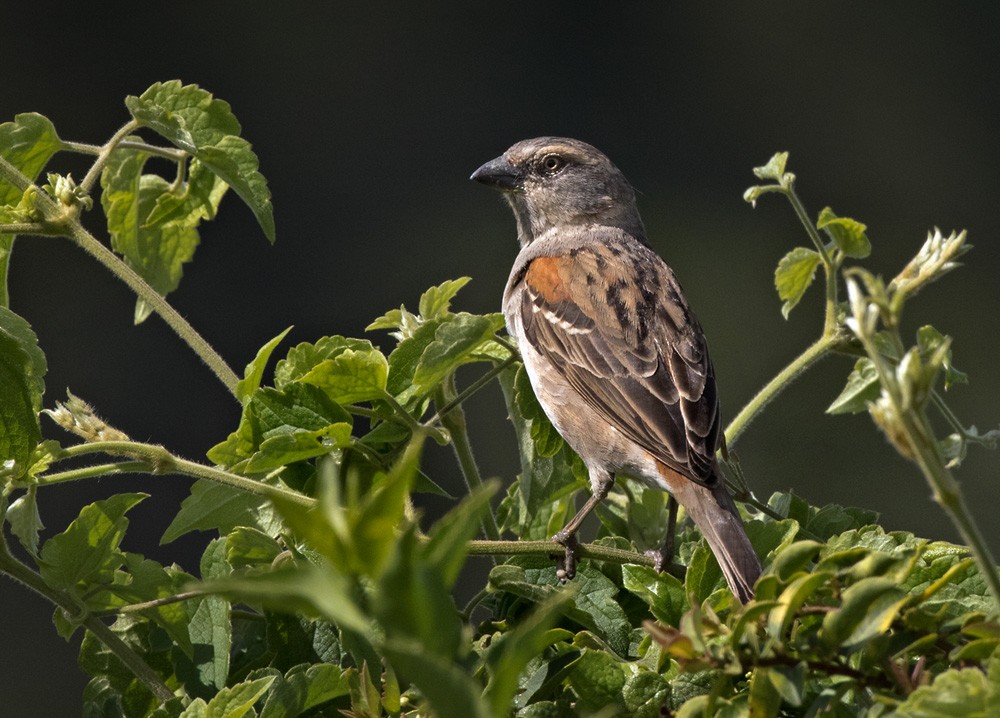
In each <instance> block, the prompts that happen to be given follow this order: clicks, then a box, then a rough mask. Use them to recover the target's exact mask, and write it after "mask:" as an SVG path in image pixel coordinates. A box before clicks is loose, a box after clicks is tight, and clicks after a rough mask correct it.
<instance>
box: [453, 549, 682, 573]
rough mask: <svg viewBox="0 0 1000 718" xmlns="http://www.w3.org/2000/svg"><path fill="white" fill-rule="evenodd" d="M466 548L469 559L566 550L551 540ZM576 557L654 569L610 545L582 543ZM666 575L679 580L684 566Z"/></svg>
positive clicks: (640, 556)
mask: <svg viewBox="0 0 1000 718" xmlns="http://www.w3.org/2000/svg"><path fill="white" fill-rule="evenodd" d="M466 548H467V550H468V553H469V555H470V556H557V555H558V556H561V555H562V554H563V553H565V551H566V548H565V547H564V546H563V545H562V544H559V543H556V542H555V541H469V542H468V544H466ZM577 550H578V552H579V556H580V558H589V559H592V560H594V561H609V562H611V563H618V564H626V563H632V564H636V565H639V566H648V567H650V568H653V567H655V566H656V559H655V558H653V557H652V556H647V555H646V554H644V553H637V552H635V551H625V550H624V549H620V548H614V547H612V546H601V545H598V544H592V543H586V544H580V545H579V546H578V547H577ZM668 572H669V573H670V574H672V575H674V576H677V577H679V578H682V577H683V576H684V567H683V566H681V565H679V564H671V566H670V568H669V569H668Z"/></svg>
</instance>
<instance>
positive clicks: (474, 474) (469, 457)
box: [434, 373, 500, 541]
mask: <svg viewBox="0 0 1000 718" xmlns="http://www.w3.org/2000/svg"><path fill="white" fill-rule="evenodd" d="M454 397H455V375H454V373H452V374H451V375H450V376H449V377H448V378H447V379H446V380H445V382H444V383H443V384H442V386H441V387H439V388H438V390H437V392H436V393H435V397H434V403H435V404H437V406H438V407H444V406H448V404H449V403H451V401H452V400H453V399H454ZM438 413H439V414H440V409H439V411H438ZM441 424H442V425H443V426H444V428H445V429H447V430H448V433H449V434H450V435H451V445H452V448H453V449H454V451H455V458H456V459H458V465H459V468H461V470H462V476H463V477H464V478H465V485H466V486H467V487H468V489H469V493H470V494H471V493H472V492H473V491H475V490H477V489H479V488H480V487H482V485H483V477H482V474H481V473H480V472H479V465H478V464H477V463H476V457H475V456H473V454H472V444H471V443H470V441H469V431H468V428H467V427H466V424H465V411H464V410H463V409H462V406H461V405H460V404H455V405H454V406H453V407H452V409H451V410H450V411H448V412H447V413H446V414H441ZM483 534H485V536H486V538H488V539H491V540H493V541H497V540H499V538H500V528H499V527H498V526H497V520H496V517H495V516H494V515H493V509H492V507H490V510H489V511H486V512H485V513H484V514H483Z"/></svg>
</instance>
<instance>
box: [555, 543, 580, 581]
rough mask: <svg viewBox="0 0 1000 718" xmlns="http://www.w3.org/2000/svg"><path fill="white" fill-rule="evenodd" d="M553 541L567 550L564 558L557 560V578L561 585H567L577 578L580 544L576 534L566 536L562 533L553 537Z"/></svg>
mask: <svg viewBox="0 0 1000 718" xmlns="http://www.w3.org/2000/svg"><path fill="white" fill-rule="evenodd" d="M552 540H553V541H555V542H556V543H558V544H561V545H562V546H563V548H565V549H566V550H565V551H564V552H563V555H562V558H559V559H556V577H557V578H558V579H559V582H560V583H566V582H567V581H569V580H570V579H572V578H573V577H574V576H576V560H577V554H578V550H579V548H580V542H579V541H577V539H576V534H566V533H564V532H562V531H560V532H559V533H557V534H556V535H555V536H553V537H552Z"/></svg>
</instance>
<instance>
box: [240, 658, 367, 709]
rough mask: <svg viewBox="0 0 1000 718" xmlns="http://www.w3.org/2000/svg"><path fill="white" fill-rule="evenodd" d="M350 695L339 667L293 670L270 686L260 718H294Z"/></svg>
mask: <svg viewBox="0 0 1000 718" xmlns="http://www.w3.org/2000/svg"><path fill="white" fill-rule="evenodd" d="M349 692H350V685H349V683H348V680H347V674H346V672H345V671H344V669H343V668H341V667H340V666H336V665H331V664H329V663H317V664H314V665H305V664H303V665H298V666H294V667H292V668H291V669H290V670H289V671H288V672H287V673H286V674H285V675H284V676H283V677H282V678H280V679H279V680H277V681H275V683H274V685H272V687H271V692H270V693H269V694H268V696H267V700H266V701H265V703H264V708H263V710H262V711H261V713H260V718H294V717H295V716H299V715H302V714H304V713H305V712H306V711H308V710H310V709H312V708H315V707H316V706H318V705H321V704H323V703H326V702H327V701H332V700H333V699H334V698H339V697H340V696H346V695H347V694H348V693H349Z"/></svg>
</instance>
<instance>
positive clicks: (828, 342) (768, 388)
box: [726, 334, 840, 446]
mask: <svg viewBox="0 0 1000 718" xmlns="http://www.w3.org/2000/svg"><path fill="white" fill-rule="evenodd" d="M839 342H840V337H839V335H837V334H825V335H823V336H822V337H820V338H819V339H817V340H816V341H815V342H813V343H812V344H810V345H809V346H808V347H807V348H806V350H805V351H804V352H802V353H801V354H799V356H797V357H796V358H795V359H794V360H792V362H791V363H790V364H789V365H788V366H786V367H785V368H784V369H782V370H781V371H780V372H778V374H777V375H776V376H775V377H774V378H773V379H771V381H769V382H768V383H767V384H766V385H765V386H764V388H762V389H761V390H760V391H759V392H757V395H756V396H754V398H753V399H751V400H750V401H749V402H748V403H747V405H746V406H744V407H743V409H741V410H740V413H739V414H737V415H736V418H734V419H733V420H732V421H731V422H729V426H727V427H726V444H727V445H728V446H734V445H735V444H736V442H737V441H738V440H739V438H740V437H741V436H742V435H743V432H744V431H746V430H747V427H748V426H750V423H751V422H752V421H753V420H754V419H756V418H757V416H758V415H759V414H760V413H761V412H762V411H763V410H764V408H765V407H766V406H767V405H768V404H770V403H771V402H772V401H773V400H774V399H775V397H777V396H778V394H780V393H781V392H782V391H784V390H785V389H787V388H788V387H789V386H790V385H791V383H792V382H794V381H795V380H796V379H797V378H798V377H799V375H800V374H802V372H804V371H805V370H806V369H808V368H809V367H811V366H812V365H813V364H815V363H816V362H817V361H819V360H820V359H822V358H823V357H824V356H826V355H827V354H828V353H830V351H831V350H832V349H833V348H834V347H835V346H836V345H837V344H838V343H839Z"/></svg>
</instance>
